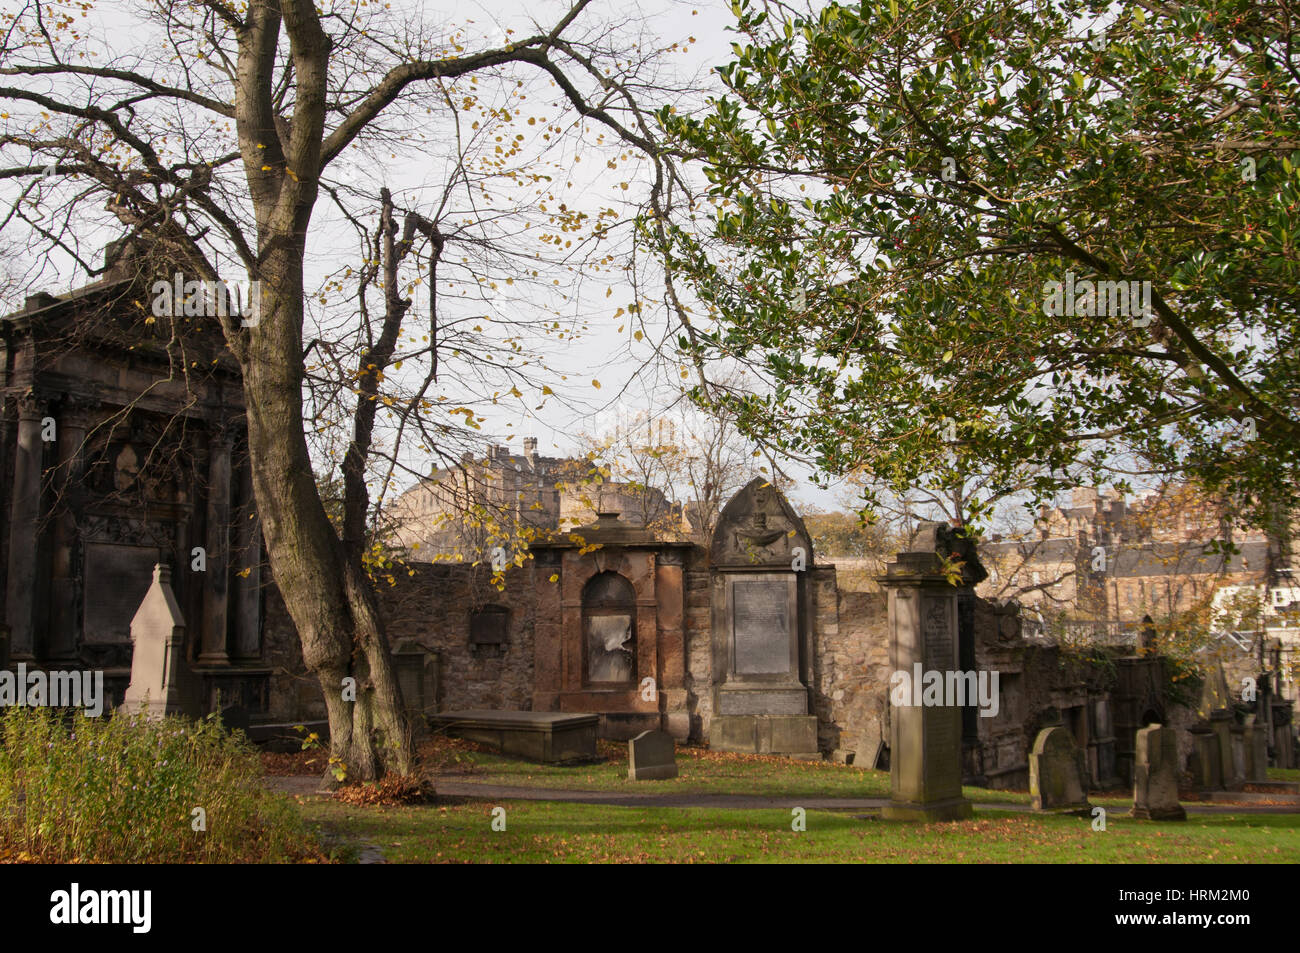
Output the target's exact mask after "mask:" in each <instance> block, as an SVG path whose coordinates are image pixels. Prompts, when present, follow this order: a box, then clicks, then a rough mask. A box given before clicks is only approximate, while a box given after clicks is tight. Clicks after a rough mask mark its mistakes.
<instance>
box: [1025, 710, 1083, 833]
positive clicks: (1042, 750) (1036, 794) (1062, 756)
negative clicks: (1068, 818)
mask: <svg viewBox="0 0 1300 953" xmlns="http://www.w3.org/2000/svg"><path fill="white" fill-rule="evenodd" d="M1086 778H1087V769H1086V768H1085V766H1084V761H1083V750H1082V749H1081V748H1080V747H1079V746H1078V745H1077V744H1075V743H1074V736H1073V735H1071V734H1070V729H1068V728H1066V727H1065V726H1064V725H1053V726H1051V727H1050V728H1044V729H1043V730H1042V731H1040V732H1039V733H1038V737H1037V738H1036V739H1034V750H1033V751H1032V752H1031V753H1030V755H1029V793H1030V795H1031V796H1032V798H1033V805H1034V810H1035V811H1047V812H1051V813H1054V814H1071V813H1075V812H1087V811H1089V810H1090V809H1091V808H1090V806H1089V804H1088V795H1087V793H1086V792H1087V781H1086Z"/></svg>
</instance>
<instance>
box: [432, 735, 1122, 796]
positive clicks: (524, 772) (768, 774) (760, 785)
mask: <svg viewBox="0 0 1300 953" xmlns="http://www.w3.org/2000/svg"><path fill="white" fill-rule="evenodd" d="M598 748H599V751H600V754H601V755H602V756H604V757H606V758H608V759H609V760H607V761H605V762H604V763H601V764H588V765H576V766H570V767H560V766H557V765H547V764H533V763H532V762H529V761H521V760H519V759H517V758H506V757H502V756H501V755H497V754H492V753H490V752H488V751H487V749H485V748H483V747H482V746H480V745H475V744H473V743H471V742H465V741H459V740H455V739H446V738H439V739H437V740H436V741H434V742H432V743H430V744H427V745H425V746H423V747H422V748H421V754H422V756H423V757H424V759H425V761H426V763H431V764H435V765H437V769H436V774H435V779H436V778H438V777H442V778H446V779H448V780H456V781H470V782H480V783H485V784H499V785H504V786H508V787H526V788H556V789H563V790H570V791H619V792H626V793H631V794H741V795H750V796H753V797H863V798H869V797H888V796H889V772H888V771H871V770H868V769H866V768H857V767H852V766H850V765H844V764H834V763H833V762H829V761H795V760H793V759H790V758H779V757H773V756H768V755H747V754H732V753H729V752H723V751H710V750H708V749H706V748H678V749H677V772H678V773H677V777H675V778H671V779H669V780H666V781H629V780H628V779H627V745H626V744H613V743H610V742H605V741H601V742H599V744H598ZM962 792H963V793H964V794H965V795H966V797H967V798H969V799H970V800H972V801H974V802H975V803H977V804H980V803H982V804H990V803H1001V804H1028V803H1029V792H1028V791H993V790H986V789H984V788H972V787H967V788H963V789H962ZM1089 800H1090V801H1091V803H1093V804H1098V805H1101V806H1103V807H1106V808H1112V807H1120V806H1122V807H1125V808H1127V807H1128V805H1129V803H1130V802H1131V800H1132V797H1131V795H1127V796H1126V795H1125V793H1124V792H1122V791H1121V792H1118V793H1117V794H1116V796H1101V795H1090V797H1089Z"/></svg>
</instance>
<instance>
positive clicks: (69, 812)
mask: <svg viewBox="0 0 1300 953" xmlns="http://www.w3.org/2000/svg"><path fill="white" fill-rule="evenodd" d="M195 808H202V809H203V811H204V812H205V814H206V817H205V822H206V830H195V829H194V827H195V826H198V823H197V822H198V816H197V815H196V814H195V810H194V809H195ZM0 847H3V848H4V849H5V850H6V851H7V852H15V851H24V852H26V853H27V854H28V855H30V856H31V857H33V858H34V859H38V860H41V861H44V862H47V863H67V862H75V861H83V862H108V863H130V862H151V863H175V862H190V863H193V862H213V863H238V862H285V861H302V860H312V859H323V858H322V857H321V854H320V851H319V848H318V847H317V845H316V843H315V841H314V839H313V838H312V836H311V835H310V833H309V832H308V830H307V828H306V826H305V825H304V823H303V822H302V820H301V818H300V817H299V816H298V813H297V811H296V809H295V807H294V806H293V805H292V804H291V803H290V802H289V801H288V800H287V799H286V798H284V797H282V796H278V795H275V794H273V793H272V792H270V791H268V790H267V789H266V788H265V787H264V786H263V784H262V768H261V763H260V761H259V759H258V756H257V753H256V751H255V750H254V749H253V748H252V746H251V745H250V744H249V743H248V742H247V741H246V740H244V739H243V737H242V735H240V736H235V735H232V734H230V733H228V732H227V731H226V730H225V729H224V728H223V727H222V726H221V724H220V722H218V721H216V720H215V719H214V718H208V719H205V720H202V721H197V722H196V721H191V720H189V719H184V718H174V717H168V718H164V719H155V720H149V719H146V718H144V717H143V716H142V715H136V714H127V713H124V712H121V711H119V712H116V713H115V714H114V715H113V716H112V717H110V718H103V719H95V718H87V717H85V716H84V715H82V714H79V713H75V712H71V711H69V712H63V711H60V710H57V709H49V708H10V709H7V710H5V711H4V712H3V713H0Z"/></svg>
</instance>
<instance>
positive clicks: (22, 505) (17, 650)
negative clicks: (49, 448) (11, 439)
mask: <svg viewBox="0 0 1300 953" xmlns="http://www.w3.org/2000/svg"><path fill="white" fill-rule="evenodd" d="M44 416H45V401H43V400H37V399H34V398H31V397H20V398H19V399H18V439H17V441H16V445H15V448H14V477H13V500H12V502H11V506H10V516H9V577H8V586H7V590H6V594H5V606H6V621H7V622H8V624H9V639H10V641H9V654H10V658H11V659H13V660H14V661H30V660H32V659H34V658H35V657H36V630H35V625H34V613H35V608H36V607H35V592H36V574H37V565H36V563H37V558H38V553H37V544H38V541H39V538H38V531H39V524H40V518H41V461H42V455H43V453H44V444H43V443H42V441H41V419H42V418H43V417H44Z"/></svg>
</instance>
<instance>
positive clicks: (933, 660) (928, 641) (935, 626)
mask: <svg viewBox="0 0 1300 953" xmlns="http://www.w3.org/2000/svg"><path fill="white" fill-rule="evenodd" d="M949 602H950V600H948V599H946V598H939V599H936V598H934V597H932V596H926V597H923V598H922V600H921V625H922V629H921V638H922V640H923V642H924V646H923V652H924V656H925V658H924V663H923V664H924V665H925V667H926V669H927V670H929V669H932V668H933V669H938V670H939V671H945V672H946V671H947V670H948V669H950V668H952V665H953V661H954V660H955V657H956V656H955V653H954V652H953V638H952V625H951V624H950V620H949V618H948V606H949Z"/></svg>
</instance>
